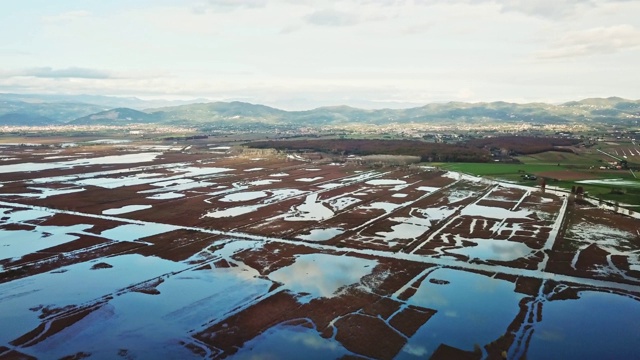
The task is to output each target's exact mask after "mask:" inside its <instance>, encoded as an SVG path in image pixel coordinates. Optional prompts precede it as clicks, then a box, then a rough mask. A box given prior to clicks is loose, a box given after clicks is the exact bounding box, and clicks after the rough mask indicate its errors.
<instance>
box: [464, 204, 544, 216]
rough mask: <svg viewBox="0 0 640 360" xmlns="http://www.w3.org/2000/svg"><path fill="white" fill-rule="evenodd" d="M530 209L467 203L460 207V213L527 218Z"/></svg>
mask: <svg viewBox="0 0 640 360" xmlns="http://www.w3.org/2000/svg"><path fill="white" fill-rule="evenodd" d="M531 214H532V212H531V211H530V210H518V211H511V210H507V209H502V208H497V207H491V206H482V205H475V204H472V205H469V206H466V207H465V208H464V209H462V211H461V213H460V215H463V216H478V217H485V218H492V219H501V220H502V219H527V218H529V216H531Z"/></svg>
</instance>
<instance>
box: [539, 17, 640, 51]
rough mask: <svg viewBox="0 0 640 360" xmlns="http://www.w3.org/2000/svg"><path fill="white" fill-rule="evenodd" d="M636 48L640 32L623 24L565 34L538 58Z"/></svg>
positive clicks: (638, 45)
mask: <svg viewBox="0 0 640 360" xmlns="http://www.w3.org/2000/svg"><path fill="white" fill-rule="evenodd" d="M637 47H640V30H638V29H636V28H635V27H633V26H631V25H626V24H625V25H616V26H610V27H597V28H592V29H588V30H582V31H572V32H569V33H566V34H565V35H563V36H561V37H560V38H559V39H558V40H556V41H555V42H554V43H552V45H551V48H550V49H548V50H546V51H543V52H541V53H539V54H538V57H539V58H543V59H557V58H571V57H581V56H590V55H598V54H613V53H616V52H619V51H624V50H630V49H634V48H637Z"/></svg>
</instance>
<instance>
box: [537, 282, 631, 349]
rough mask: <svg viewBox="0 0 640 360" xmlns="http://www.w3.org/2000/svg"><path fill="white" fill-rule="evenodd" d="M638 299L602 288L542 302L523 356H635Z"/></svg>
mask: <svg viewBox="0 0 640 360" xmlns="http://www.w3.org/2000/svg"><path fill="white" fill-rule="evenodd" d="M638 320H640V302H638V301H637V300H635V299H633V298H630V297H626V296H622V295H617V294H611V293H606V292H596V291H584V292H581V293H580V298H579V299H571V300H555V301H549V302H545V303H544V305H543V307H542V321H541V322H539V323H537V324H536V325H534V332H533V336H532V338H531V342H530V345H529V349H528V352H527V359H549V358H556V359H637V358H638V357H639V356H640V355H639V353H638V344H640V332H639V331H638Z"/></svg>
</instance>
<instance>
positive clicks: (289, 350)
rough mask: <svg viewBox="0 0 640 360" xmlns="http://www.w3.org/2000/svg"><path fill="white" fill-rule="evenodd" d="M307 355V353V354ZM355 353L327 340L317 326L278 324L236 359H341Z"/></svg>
mask: <svg viewBox="0 0 640 360" xmlns="http://www.w3.org/2000/svg"><path fill="white" fill-rule="evenodd" d="M303 354H304V355H303ZM346 355H353V354H352V353H351V352H349V351H348V350H347V349H345V348H344V347H343V346H342V345H341V344H340V343H339V342H337V341H335V340H333V339H325V338H323V337H321V336H320V334H318V332H317V331H316V330H315V329H310V328H307V327H303V326H290V325H277V326H274V327H272V328H270V329H269V330H267V331H265V332H264V333H262V334H260V335H259V336H257V337H256V338H255V339H253V340H251V341H249V342H247V343H246V344H244V346H243V347H242V349H240V351H239V352H238V353H237V354H235V355H234V356H232V358H233V359H246V360H254V359H300V358H301V357H304V359H309V360H313V359H317V360H324V359H339V358H342V357H344V356H346Z"/></svg>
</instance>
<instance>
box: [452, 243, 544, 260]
mask: <svg viewBox="0 0 640 360" xmlns="http://www.w3.org/2000/svg"><path fill="white" fill-rule="evenodd" d="M460 239H463V240H466V241H471V242H473V243H476V244H477V245H476V246H465V247H463V248H459V249H447V252H449V253H452V254H460V255H465V256H468V257H469V260H472V259H479V260H497V261H513V260H517V259H520V258H523V257H525V256H527V255H529V254H531V252H533V249H531V248H530V247H528V246H527V245H525V244H523V243H519V242H514V241H508V240H495V239H466V238H460Z"/></svg>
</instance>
